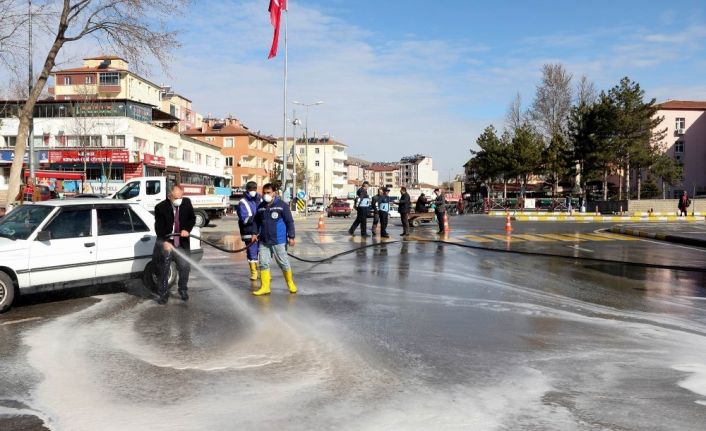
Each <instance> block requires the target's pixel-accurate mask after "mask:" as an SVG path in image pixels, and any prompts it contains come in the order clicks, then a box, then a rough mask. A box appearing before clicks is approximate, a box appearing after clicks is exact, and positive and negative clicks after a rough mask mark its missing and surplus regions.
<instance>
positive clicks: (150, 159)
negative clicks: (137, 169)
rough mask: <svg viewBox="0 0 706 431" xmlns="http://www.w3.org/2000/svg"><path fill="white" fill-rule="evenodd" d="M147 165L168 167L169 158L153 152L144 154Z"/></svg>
mask: <svg viewBox="0 0 706 431" xmlns="http://www.w3.org/2000/svg"><path fill="white" fill-rule="evenodd" d="M142 160H143V161H144V162H145V164H146V165H149V166H154V167H157V168H166V167H167V160H166V159H165V158H164V157H161V156H153V155H152V154H144V155H143V159H142Z"/></svg>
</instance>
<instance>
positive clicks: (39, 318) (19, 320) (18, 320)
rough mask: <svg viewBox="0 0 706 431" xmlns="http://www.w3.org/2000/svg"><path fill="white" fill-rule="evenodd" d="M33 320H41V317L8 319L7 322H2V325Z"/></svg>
mask: <svg viewBox="0 0 706 431" xmlns="http://www.w3.org/2000/svg"><path fill="white" fill-rule="evenodd" d="M35 320H42V318H41V317H28V318H26V319H17V320H8V321H7V322H3V323H2V326H5V325H15V324H17V323H24V322H33V321H35Z"/></svg>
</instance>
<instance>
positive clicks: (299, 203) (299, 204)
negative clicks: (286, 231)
mask: <svg viewBox="0 0 706 431" xmlns="http://www.w3.org/2000/svg"><path fill="white" fill-rule="evenodd" d="M300 193H301V192H300ZM297 196H298V194H297ZM304 205H305V204H304V200H303V199H297V211H304Z"/></svg>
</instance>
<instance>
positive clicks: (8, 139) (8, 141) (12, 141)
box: [5, 136, 17, 147]
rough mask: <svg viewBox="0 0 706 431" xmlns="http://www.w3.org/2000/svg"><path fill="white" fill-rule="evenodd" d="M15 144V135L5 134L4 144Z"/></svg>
mask: <svg viewBox="0 0 706 431" xmlns="http://www.w3.org/2000/svg"><path fill="white" fill-rule="evenodd" d="M15 145H17V136H5V146H6V147H14V146H15Z"/></svg>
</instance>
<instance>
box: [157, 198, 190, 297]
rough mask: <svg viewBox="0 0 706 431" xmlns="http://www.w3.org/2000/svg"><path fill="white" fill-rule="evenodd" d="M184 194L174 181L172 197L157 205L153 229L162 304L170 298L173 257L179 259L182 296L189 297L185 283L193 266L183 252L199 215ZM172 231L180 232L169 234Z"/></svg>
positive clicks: (186, 247) (187, 251)
mask: <svg viewBox="0 0 706 431" xmlns="http://www.w3.org/2000/svg"><path fill="white" fill-rule="evenodd" d="M183 196H184V190H183V189H182V188H181V187H180V186H178V185H175V186H173V187H172V189H171V191H170V192H169V197H168V198H167V199H165V200H163V201H162V202H160V203H158V204H157V206H156V207H155V208H154V230H155V231H156V233H157V241H156V243H155V245H154V253H153V256H154V262H155V267H156V268H158V269H157V271H158V275H159V279H160V283H159V298H158V299H157V302H158V303H160V304H166V303H167V300H168V299H169V266H170V264H171V262H172V260H173V261H175V262H176V265H177V269H178V271H179V296H180V297H181V299H182V300H184V301H188V300H189V294H188V293H187V286H186V285H187V283H188V282H189V272H190V271H191V266H190V265H189V262H188V261H187V260H186V259H184V255H187V256H188V255H189V252H190V247H189V233H190V232H191V229H193V228H194V225H195V224H196V216H195V215H194V208H193V207H192V206H191V200H189V198H185V197H183ZM170 234H178V235H177V236H171V237H167V235H170ZM174 249H178V251H175V250H174Z"/></svg>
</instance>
